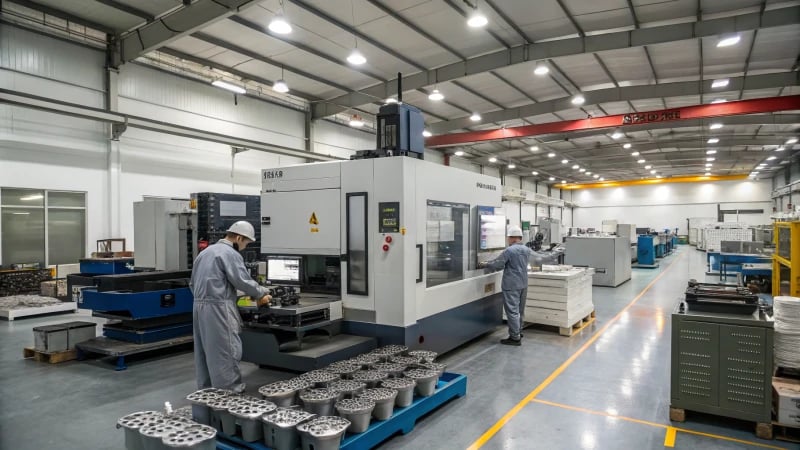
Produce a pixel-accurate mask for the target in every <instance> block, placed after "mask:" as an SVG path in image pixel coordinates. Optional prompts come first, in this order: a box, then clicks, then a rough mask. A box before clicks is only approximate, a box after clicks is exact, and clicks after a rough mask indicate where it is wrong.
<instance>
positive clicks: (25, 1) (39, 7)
mask: <svg viewBox="0 0 800 450" xmlns="http://www.w3.org/2000/svg"><path fill="white" fill-rule="evenodd" d="M6 1H8V2H11V3H16V4H17V5H20V6H24V7H26V8H29V9H32V10H34V11H39V12H41V13H44V14H47V15H49V16H53V17H58V18H59V19H63V20H66V21H67V22H72V23H74V24H76V25H81V26H84V27H89V28H92V29H95V30H97V31H102V32H103V33H106V34H112V35H113V34H114V33H116V31H115V30H114V29H113V28H111V27H108V26H105V25H102V24H99V23H97V22H93V21H91V20H86V19H84V18H82V17H78V16H76V15H73V14H70V13H68V12H66V11H61V10H60V9H56V8H51V7H50V6H47V5H43V4H41V3H36V2H33V1H30V0H6Z"/></svg>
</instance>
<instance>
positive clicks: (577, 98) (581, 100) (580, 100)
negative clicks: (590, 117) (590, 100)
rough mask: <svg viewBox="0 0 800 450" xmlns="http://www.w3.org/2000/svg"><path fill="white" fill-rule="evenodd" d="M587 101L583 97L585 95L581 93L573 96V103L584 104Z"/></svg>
mask: <svg viewBox="0 0 800 450" xmlns="http://www.w3.org/2000/svg"><path fill="white" fill-rule="evenodd" d="M585 101H586V99H585V98H583V96H582V95H580V94H579V95H576V96H575V97H572V104H573V105H582V104H583V103H584V102H585Z"/></svg>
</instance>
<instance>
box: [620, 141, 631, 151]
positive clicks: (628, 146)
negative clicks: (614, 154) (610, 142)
mask: <svg viewBox="0 0 800 450" xmlns="http://www.w3.org/2000/svg"><path fill="white" fill-rule="evenodd" d="M622 148H624V149H626V150H627V149H629V148H631V143H630V142H628V143H627V144H623V145H622Z"/></svg>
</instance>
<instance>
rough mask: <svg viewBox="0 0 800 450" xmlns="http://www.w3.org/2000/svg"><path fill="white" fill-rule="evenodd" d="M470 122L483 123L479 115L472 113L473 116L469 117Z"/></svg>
mask: <svg viewBox="0 0 800 450" xmlns="http://www.w3.org/2000/svg"><path fill="white" fill-rule="evenodd" d="M469 120H471V121H473V122H480V121H481V115H480V114H478V113H472V115H471V116H469Z"/></svg>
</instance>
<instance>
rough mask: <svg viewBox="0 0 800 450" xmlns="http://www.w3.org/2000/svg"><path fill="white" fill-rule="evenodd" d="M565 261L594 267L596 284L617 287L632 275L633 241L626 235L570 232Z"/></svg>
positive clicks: (593, 278) (593, 281) (593, 282)
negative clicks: (596, 234)
mask: <svg viewBox="0 0 800 450" xmlns="http://www.w3.org/2000/svg"><path fill="white" fill-rule="evenodd" d="M566 246H567V253H566V257H565V260H564V262H565V263H566V264H570V265H573V266H579V267H592V268H594V270H595V271H594V275H593V276H592V284H593V285H594V286H610V287H617V286H619V285H620V284H622V283H624V282H626V281H628V280H630V279H631V242H630V237H628V236H625V237H622V236H597V237H588V236H569V237H567V242H566Z"/></svg>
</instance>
